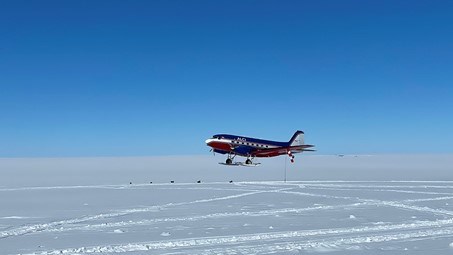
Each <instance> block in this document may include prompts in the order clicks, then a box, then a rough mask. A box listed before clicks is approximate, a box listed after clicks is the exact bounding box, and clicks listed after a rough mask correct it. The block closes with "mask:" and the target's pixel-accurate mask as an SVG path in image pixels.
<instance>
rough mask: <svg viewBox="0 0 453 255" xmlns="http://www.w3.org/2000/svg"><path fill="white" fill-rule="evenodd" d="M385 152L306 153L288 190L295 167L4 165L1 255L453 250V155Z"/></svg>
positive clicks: (108, 162) (81, 162)
mask: <svg viewBox="0 0 453 255" xmlns="http://www.w3.org/2000/svg"><path fill="white" fill-rule="evenodd" d="M377 157H378V158H373V156H366V157H363V156H362V157H360V156H359V157H350V158H348V156H345V157H341V158H339V157H335V156H325V157H321V156H317V157H313V158H309V157H307V161H310V160H311V161H312V162H307V161H305V164H306V169H305V168H304V167H303V166H304V165H303V164H304V163H300V165H296V166H293V168H291V169H288V171H289V170H291V171H293V172H292V173H289V172H288V177H289V179H290V181H288V182H286V183H285V182H283V181H281V180H279V177H282V172H281V170H282V169H281V168H277V165H278V164H279V163H281V162H283V163H284V161H269V162H267V163H269V165H270V166H271V167H274V168H271V167H265V164H263V166H261V167H256V168H231V167H225V168H227V169H222V168H218V167H219V166H218V165H217V164H216V162H215V161H214V162H212V169H211V170H210V171H209V172H208V171H205V170H203V169H205V168H207V166H206V165H203V164H208V163H203V164H201V165H200V168H196V167H195V166H194V165H191V164H187V166H186V167H185V168H181V169H179V168H177V167H176V166H175V167H172V168H168V169H167V170H168V171H167V172H165V171H162V170H154V169H155V168H158V167H159V164H160V163H161V161H160V159H156V161H153V160H152V159H149V158H145V159H143V158H136V160H137V161H138V162H135V163H134V164H131V162H132V161H133V159H134V158H132V159H131V158H126V159H114V158H109V159H105V158H103V159H77V158H74V159H0V167H1V171H2V174H3V173H4V174H5V175H4V176H7V177H8V178H7V179H8V180H6V181H5V179H4V178H2V182H1V187H0V202H1V207H0V254H34V255H37V254H43V255H44V254H299V253H302V254H305V253H315V254H316V253H325V252H328V253H330V254H452V253H453V247H452V243H453V206H450V205H451V204H453V203H452V201H451V200H453V182H452V181H451V179H453V171H451V165H453V164H445V163H450V162H452V160H451V159H450V158H449V157H447V156H445V155H444V156H432V155H431V156H425V158H423V156H417V157H416V156H413V157H412V156H402V158H401V159H400V161H398V160H397V159H396V158H394V156H388V158H386V157H385V156H377ZM175 158H176V159H177V157H175ZM182 159H184V161H187V158H185V157H183V158H182ZM182 159H181V158H180V160H182ZM304 159H306V158H302V159H301V160H304ZM344 159H346V161H347V162H345V161H343V160H344ZM409 159H411V160H414V161H415V162H416V164H414V163H413V162H412V163H409V162H408V161H409ZM416 159H417V160H419V161H417V160H416ZM131 160H132V161H131ZM203 160H206V161H209V160H210V159H209V160H208V159H206V158H205V159H203ZM203 160H201V161H203ZM430 160H432V161H433V162H432V163H433V164H432V166H433V169H434V170H431V169H427V170H425V171H426V172H430V174H429V175H427V174H426V173H425V172H424V171H423V170H422V168H423V167H427V165H429V161H430ZM189 161H190V160H189ZM318 161H319V165H316V164H315V163H316V162H318ZM329 161H333V162H334V163H337V165H336V166H334V164H333V163H332V162H329ZM389 161H390V162H392V163H391V164H390V163H389ZM434 161H435V162H434ZM156 162H157V163H156ZM159 162H160V163H159ZM366 162H368V163H369V164H372V163H373V162H374V163H376V164H375V165H371V166H370V165H368V164H366ZM439 162H442V165H441V164H440V163H439ZM128 163H130V164H131V167H130V169H128V168H127V164H128ZM139 163H140V164H147V163H148V164H149V165H147V166H145V165H140V164H139ZM263 163H264V162H263ZM277 163H278V164H277ZM355 163H357V165H359V166H356V164H355ZM68 164H76V166H77V167H75V166H73V165H68ZM102 164H104V165H102ZM394 164H397V165H394ZM398 164H399V168H398ZM443 164H445V165H443ZM163 165H165V166H168V165H166V164H163ZM175 165H176V163H175ZM348 165H349V168H348V167H347V166H348ZM322 166H323V167H325V171H327V172H330V173H332V175H331V177H332V178H331V180H324V177H322V176H324V175H325V173H324V172H320V171H323V170H322V169H321V167H322ZM78 167H80V168H78ZM103 167H108V168H109V169H110V170H109V171H111V173H110V174H109V171H107V170H105V169H103ZM359 167H361V168H362V169H363V171H364V172H365V173H362V176H368V177H367V178H363V180H361V181H358V180H357V179H356V178H357V177H356V176H352V175H353V174H354V173H355V172H356V171H358V168H359ZM378 167H381V170H380V171H379V173H378V174H376V173H375V168H378ZM410 167H412V171H411V168H410ZM348 169H349V170H348ZM145 170H146V171H145ZM277 170H278V171H277ZM295 171H299V172H300V173H299V172H295ZM183 172H184V174H182V173H183ZM244 172H245V173H244ZM317 172H319V174H318V175H316V173H317ZM367 172H368V173H370V174H369V175H366V173H367ZM304 173H306V174H307V176H310V178H306V179H305V178H304ZM333 173H335V174H333ZM409 173H411V174H409ZM447 173H448V175H447ZM77 174H79V175H77ZM405 174H407V175H405ZM65 175H67V177H66V178H65ZM435 175H437V177H438V178H437V179H436V178H435V177H436V176H435ZM253 176H255V177H256V178H255V179H257V180H254V178H253ZM317 176H318V177H319V178H316V177H317ZM427 176H429V177H430V178H427V179H429V180H423V178H426V177H427ZM446 176H448V177H449V178H446ZM203 177H204V178H203ZM271 178H274V179H275V180H269V179H271ZM442 178H443V179H442ZM348 179H350V180H348ZM376 179H377V180H376ZM170 180H175V183H170ZM197 180H203V182H201V183H197ZM229 180H233V183H230V182H229ZM150 181H153V183H152V184H151V183H150ZM184 181H185V182H184ZM130 182H132V184H130Z"/></svg>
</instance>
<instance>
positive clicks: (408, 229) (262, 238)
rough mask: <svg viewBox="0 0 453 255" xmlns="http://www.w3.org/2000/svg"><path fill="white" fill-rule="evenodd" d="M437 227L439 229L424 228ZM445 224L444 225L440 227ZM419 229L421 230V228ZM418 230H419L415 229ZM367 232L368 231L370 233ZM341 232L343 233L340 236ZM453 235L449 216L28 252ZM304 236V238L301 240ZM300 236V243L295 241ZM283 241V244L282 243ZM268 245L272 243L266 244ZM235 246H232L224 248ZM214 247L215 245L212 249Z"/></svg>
mask: <svg viewBox="0 0 453 255" xmlns="http://www.w3.org/2000/svg"><path fill="white" fill-rule="evenodd" d="M423 228H435V229H423ZM439 228H441V229H439ZM417 229H419V230H417ZM414 230H416V231H414ZM389 231H398V232H401V231H405V232H402V233H383V234H376V233H374V232H389ZM370 232H371V234H369V235H364V233H370ZM351 234H352V235H353V234H360V236H358V237H346V236H345V235H351ZM339 235H340V237H338V236H339ZM445 235H453V218H452V219H446V220H435V221H416V222H412V223H400V224H387V225H380V226H367V227H353V228H337V229H318V230H303V231H286V232H271V233H258V234H247V235H230V236H218V237H206V238H192V239H175V240H169V241H154V242H149V243H129V244H119V245H106V246H96V247H79V248H69V249H58V250H50V251H40V252H34V253H28V254H26V255H56V254H96V253H123V252H138V251H152V250H163V249H172V250H173V252H174V251H175V250H176V249H189V248H204V249H208V248H209V247H211V246H219V245H222V246H228V245H231V246H235V247H236V246H237V245H240V244H243V243H251V242H252V243H253V242H258V243H260V245H261V244H262V243H263V242H271V243H272V242H282V241H287V242H289V241H290V243H288V244H287V245H286V247H285V246H283V247H282V249H283V250H288V249H289V248H291V247H288V245H298V246H297V247H300V248H299V249H307V248H316V247H326V246H327V247H328V246H341V245H351V244H362V243H373V242H386V241H401V240H411V239H416V238H421V237H423V238H426V237H436V236H445ZM319 237H323V238H329V237H330V238H331V239H330V240H307V238H319ZM300 239H302V240H300ZM296 240H297V244H296V243H295V242H294V241H296ZM280 245H281V244H279V246H280ZM265 247H268V248H269V247H272V246H268V245H266V246H265ZM224 249H231V248H228V247H225V248H222V250H224ZM210 250H211V249H210Z"/></svg>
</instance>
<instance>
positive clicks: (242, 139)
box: [236, 137, 247, 142]
mask: <svg viewBox="0 0 453 255" xmlns="http://www.w3.org/2000/svg"><path fill="white" fill-rule="evenodd" d="M236 141H240V142H245V141H247V139H245V138H242V137H238V138H236Z"/></svg>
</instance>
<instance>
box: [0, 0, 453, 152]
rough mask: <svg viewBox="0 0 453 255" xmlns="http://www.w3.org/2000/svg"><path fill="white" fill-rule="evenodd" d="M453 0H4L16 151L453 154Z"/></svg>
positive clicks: (4, 63)
mask: <svg viewBox="0 0 453 255" xmlns="http://www.w3.org/2000/svg"><path fill="white" fill-rule="evenodd" d="M452 13H453V1H394V0H391V1H362V0H357V1H347V0H346V1H336V0H335V1H261V0H256V1H248V0H245V1H242V0H241V1H210V0H207V1H91V0H90V1H2V2H1V3H0V157H30V156H33V157H35V156H39V157H40V156H45V157H60V156H134V155H180V154H189V155H190V154H207V153H209V152H208V147H206V146H205V144H204V140H205V139H206V138H208V137H210V136H211V135H213V134H215V133H232V134H238V135H246V136H255V137H259V138H268V139H274V140H288V139H289V138H290V136H291V135H292V134H293V132H294V131H295V130H297V129H301V130H304V131H305V133H306V135H305V137H306V141H307V142H308V143H312V144H315V145H316V146H317V148H318V153H320V154H331V153H353V154H363V153H450V152H452V151H453V149H452V145H453V135H452V131H453V15H452Z"/></svg>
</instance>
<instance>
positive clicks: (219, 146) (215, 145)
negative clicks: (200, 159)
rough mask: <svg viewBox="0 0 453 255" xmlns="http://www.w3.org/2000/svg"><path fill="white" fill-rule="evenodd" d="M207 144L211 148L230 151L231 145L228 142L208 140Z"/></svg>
mask: <svg viewBox="0 0 453 255" xmlns="http://www.w3.org/2000/svg"><path fill="white" fill-rule="evenodd" d="M208 146H210V147H212V148H213V149H216V150H221V151H231V146H230V144H229V143H225V142H210V143H208Z"/></svg>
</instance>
